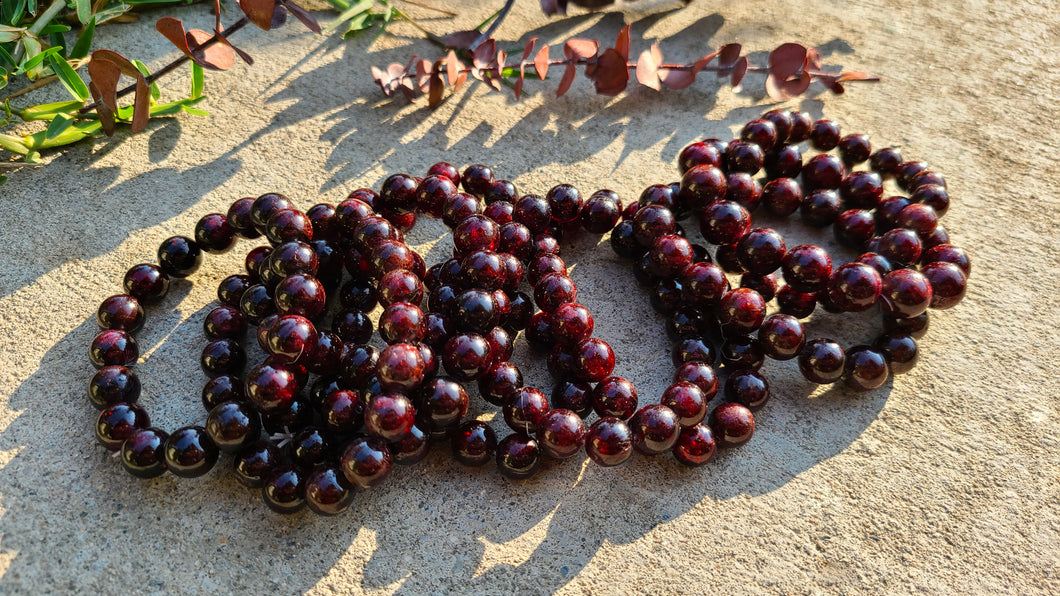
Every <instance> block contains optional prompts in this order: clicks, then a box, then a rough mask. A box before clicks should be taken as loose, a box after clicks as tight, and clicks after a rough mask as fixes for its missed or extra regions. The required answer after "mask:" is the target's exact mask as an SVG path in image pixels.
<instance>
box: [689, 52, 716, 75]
mask: <svg viewBox="0 0 1060 596" xmlns="http://www.w3.org/2000/svg"><path fill="white" fill-rule="evenodd" d="M719 53H721V52H720V50H719V51H716V52H711V53H709V54H707V55H706V56H703V57H702V58H700V59H699V60H696V61H695V62H694V63H693V64H692V73H693V74H699V72H700V71H701V70H703V69H704V68H706V67H707V65H708V64H710V61H711V60H713V59H714V58H715V57H716V56H717V55H718V54H719Z"/></svg>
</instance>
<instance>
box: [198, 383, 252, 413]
mask: <svg viewBox="0 0 1060 596" xmlns="http://www.w3.org/2000/svg"><path fill="white" fill-rule="evenodd" d="M244 400H246V396H245V395H244V389H243V380H242V379H240V378H239V377H237V376H234V375H218V376H216V377H214V378H212V379H210V380H209V381H207V382H206V384H205V385H203V387H202V405H203V407H205V408H206V410H207V411H209V410H212V409H214V408H215V407H217V405H218V404H220V403H223V402H226V401H244Z"/></svg>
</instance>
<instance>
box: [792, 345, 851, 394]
mask: <svg viewBox="0 0 1060 596" xmlns="http://www.w3.org/2000/svg"><path fill="white" fill-rule="evenodd" d="M845 363H846V354H845V353H844V352H843V348H842V347H840V346H839V344H838V343H836V342H834V341H832V340H830V339H811V340H810V341H808V342H806V343H805V345H803V346H802V350H801V351H800V352H799V370H800V371H801V372H802V376H804V377H806V380H808V381H812V382H814V383H819V384H821V385H827V384H829V383H835V382H836V381H838V380H839V379H840V378H841V377H842V376H843V366H844V364H845Z"/></svg>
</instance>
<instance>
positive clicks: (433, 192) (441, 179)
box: [415, 175, 457, 218]
mask: <svg viewBox="0 0 1060 596" xmlns="http://www.w3.org/2000/svg"><path fill="white" fill-rule="evenodd" d="M456 192H457V187H456V184H455V183H454V182H453V180H452V179H450V178H449V177H448V176H443V175H431V176H427V177H426V178H424V179H423V182H420V183H419V185H418V186H417V187H416V193H415V194H416V209H417V210H418V211H419V212H420V213H423V214H424V215H427V216H430V217H434V218H440V217H441V216H442V208H443V207H444V206H445V201H446V200H447V199H448V198H449V197H451V196H453V195H455V194H456Z"/></svg>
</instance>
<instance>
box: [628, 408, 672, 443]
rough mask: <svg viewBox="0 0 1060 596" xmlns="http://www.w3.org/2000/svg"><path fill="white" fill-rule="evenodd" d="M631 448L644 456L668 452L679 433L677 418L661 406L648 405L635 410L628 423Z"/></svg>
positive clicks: (668, 409) (669, 410)
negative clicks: (631, 440) (631, 441)
mask: <svg viewBox="0 0 1060 596" xmlns="http://www.w3.org/2000/svg"><path fill="white" fill-rule="evenodd" d="M629 428H630V431H631V434H632V439H633V448H634V449H636V450H637V451H639V452H641V453H643V454H645V455H658V454H660V453H663V452H665V451H667V450H669V449H670V448H671V447H673V446H674V443H676V442H677V437H678V435H679V434H680V433H681V425H680V424H679V418H678V415H677V413H675V412H674V411H673V410H671V409H670V408H668V407H666V406H664V405H662V404H649V405H646V406H644V407H643V408H641V409H639V410H637V413H636V414H634V415H633V417H632V418H631V419H630V421H629Z"/></svg>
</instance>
